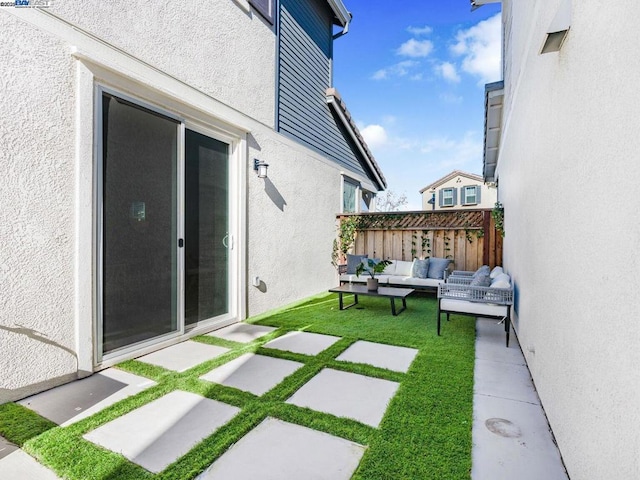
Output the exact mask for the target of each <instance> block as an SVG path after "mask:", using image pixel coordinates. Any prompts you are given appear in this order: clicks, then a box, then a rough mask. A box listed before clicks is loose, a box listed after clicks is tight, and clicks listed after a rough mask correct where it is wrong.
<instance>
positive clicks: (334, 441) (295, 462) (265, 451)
mask: <svg viewBox="0 0 640 480" xmlns="http://www.w3.org/2000/svg"><path fill="white" fill-rule="evenodd" d="M364 450H365V447H363V446H362V445H359V444H357V443H353V442H350V441H348V440H345V439H342V438H338V437H334V436H333V435H329V434H327V433H322V432H318V431H316V430H312V429H310V428H306V427H301V426H299V425H293V424H291V423H286V422H283V421H281V420H276V419H274V418H266V419H265V420H264V421H263V422H262V423H261V424H260V425H258V426H257V427H256V428H254V429H253V430H252V431H251V432H249V433H248V434H247V435H246V436H245V437H244V438H242V439H241V440H240V441H239V442H238V443H236V444H235V445H234V446H233V447H231V449H229V450H228V451H227V452H226V453H225V454H224V455H222V456H221V457H220V458H219V459H218V460H217V461H215V462H214V463H213V464H212V465H211V467H209V468H208V469H207V470H206V471H204V472H203V473H202V474H201V475H200V476H199V477H198V480H230V479H233V480H256V479H260V480H302V479H318V480H322V479H327V480H329V479H331V480H349V479H350V478H351V476H352V475H353V472H354V471H355V469H356V468H357V467H358V464H359V463H360V459H361V458H362V455H363V454H364Z"/></svg>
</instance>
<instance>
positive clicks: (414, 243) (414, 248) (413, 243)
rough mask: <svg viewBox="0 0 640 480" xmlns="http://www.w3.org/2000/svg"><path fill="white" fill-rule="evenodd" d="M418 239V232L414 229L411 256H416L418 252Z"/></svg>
mask: <svg viewBox="0 0 640 480" xmlns="http://www.w3.org/2000/svg"><path fill="white" fill-rule="evenodd" d="M417 239H418V232H416V231H414V232H413V233H412V234H411V258H412V259H413V258H416V253H418V251H417V250H416V240H417Z"/></svg>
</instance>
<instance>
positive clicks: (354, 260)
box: [347, 253, 369, 275]
mask: <svg viewBox="0 0 640 480" xmlns="http://www.w3.org/2000/svg"><path fill="white" fill-rule="evenodd" d="M368 257H369V255H351V254H349V253H347V273H348V274H352V275H355V273H356V268H357V267H358V264H359V263H360V262H362V259H363V258H368Z"/></svg>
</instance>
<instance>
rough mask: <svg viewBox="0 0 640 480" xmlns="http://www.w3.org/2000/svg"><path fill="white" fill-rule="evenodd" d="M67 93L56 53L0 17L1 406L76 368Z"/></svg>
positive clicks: (65, 62) (65, 66)
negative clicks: (0, 174)
mask: <svg viewBox="0 0 640 480" xmlns="http://www.w3.org/2000/svg"><path fill="white" fill-rule="evenodd" d="M3 10H4V9H3ZM34 65H38V66H39V67H38V69H36V70H34V68H33V66H34ZM44 72H46V75H44ZM73 88H74V76H73V61H72V59H71V58H70V57H69V55H68V54H67V53H66V52H65V51H64V48H63V45H61V44H60V42H57V41H55V40H54V39H52V38H50V37H49V36H48V35H45V34H42V33H40V32H38V31H37V30H36V29H34V28H32V27H30V26H28V25H25V24H24V23H22V22H21V21H19V20H17V19H15V18H14V17H12V16H10V15H7V14H5V13H4V12H3V11H0V90H1V91H2V95H0V111H1V112H2V121H1V122H0V171H1V172H2V181H1V182H0V205H2V208H0V239H2V241H1V242H0V403H2V402H3V401H6V400H7V399H8V398H9V397H11V396H12V395H13V396H15V395H22V396H24V395H25V394H28V393H30V391H31V390H32V389H43V388H45V387H46V386H47V385H48V384H50V383H48V382H50V381H53V382H56V381H58V382H59V381H60V380H61V377H62V378H66V376H68V375H74V374H75V372H76V368H77V364H76V358H75V353H74V321H73V320H74V318H73V312H74V303H73V297H74V284H73V248H74V236H73V225H74V211H73V195H72V193H73V182H74V137H73V132H74V114H73V110H74V97H73V95H69V94H70V92H73ZM11 390H14V391H13V392H11Z"/></svg>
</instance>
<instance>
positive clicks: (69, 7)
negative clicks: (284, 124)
mask: <svg viewBox="0 0 640 480" xmlns="http://www.w3.org/2000/svg"><path fill="white" fill-rule="evenodd" d="M241 3H246V1H245V0H243V1H241V2H234V1H232V0H213V1H211V0H209V1H207V2H202V1H195V0H187V1H181V2H175V1H165V2H156V1H146V2H136V3H135V4H132V3H131V2H128V1H125V0H111V1H108V2H91V4H90V5H89V4H83V5H78V4H77V3H74V2H65V1H57V2H54V5H53V6H52V7H50V8H48V9H47V11H46V13H47V14H52V15H56V16H58V17H60V18H61V19H63V20H65V21H67V22H69V23H71V24H73V25H75V26H77V27H78V28H81V29H83V30H86V31H87V32H89V33H91V34H93V35H96V36H98V37H99V38H100V39H102V40H103V41H105V42H107V43H109V44H111V45H114V46H115V47H117V48H120V49H122V50H124V51H125V52H127V53H129V54H131V55H133V56H134V57H136V58H138V59H140V60H142V61H144V62H147V63H149V64H151V65H153V66H154V67H156V68H158V69H159V70H161V71H163V72H166V73H168V74H169V75H172V76H174V77H175V78H177V79H179V80H181V81H183V82H185V83H187V84H189V85H191V86H193V87H195V88H197V89H199V90H201V91H202V92H205V93H207V94H209V95H211V96H212V97H214V98H216V99H218V100H220V101H221V102H224V103H225V104H227V105H229V106H231V107H233V108H235V109H237V110H239V111H241V112H243V113H244V114H246V115H248V116H250V117H252V118H255V119H257V120H259V121H260V122H263V123H265V124H267V125H271V126H273V125H274V121H275V88H276V86H275V78H276V73H275V67H276V64H275V62H274V58H275V52H276V36H275V35H274V32H273V27H272V26H271V25H269V24H268V23H267V22H265V21H264V19H262V17H261V16H260V15H258V14H255V13H252V12H253V11H252V10H250V12H249V13H248V12H246V11H245V10H244V9H243V8H241V7H240V6H239V4H241Z"/></svg>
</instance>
